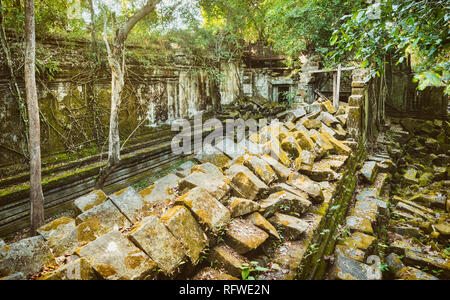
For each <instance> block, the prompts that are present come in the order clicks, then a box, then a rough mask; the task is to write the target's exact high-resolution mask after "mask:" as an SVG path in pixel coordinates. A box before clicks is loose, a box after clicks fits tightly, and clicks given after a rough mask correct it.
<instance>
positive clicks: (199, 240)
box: [161, 206, 209, 264]
mask: <svg viewBox="0 0 450 300" xmlns="http://www.w3.org/2000/svg"><path fill="white" fill-rule="evenodd" d="M161 221H162V222H163V223H164V224H165V225H166V226H167V228H168V229H169V230H170V232H171V233H172V234H173V235H174V237H175V238H176V239H178V240H179V241H180V242H181V243H182V244H183V245H184V247H185V249H186V251H187V252H186V254H187V255H188V256H189V258H190V260H191V262H192V263H193V264H197V262H198V260H199V259H200V255H201V253H202V251H203V250H204V249H205V248H206V247H207V246H208V244H209V241H208V238H207V236H206V234H205V233H204V232H203V231H202V229H201V228H200V226H199V225H198V223H197V222H196V221H195V219H194V217H193V216H192V214H191V213H190V212H189V210H188V209H187V208H186V207H184V206H175V207H173V208H171V209H170V210H168V211H167V212H166V213H165V215H164V216H162V217H161Z"/></svg>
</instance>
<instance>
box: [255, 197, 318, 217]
mask: <svg viewBox="0 0 450 300" xmlns="http://www.w3.org/2000/svg"><path fill="white" fill-rule="evenodd" d="M260 205H261V211H262V214H263V216H264V217H266V218H268V217H271V216H273V215H274V214H275V213H277V212H281V213H297V214H303V213H305V212H307V211H308V210H309V208H310V207H311V202H309V201H308V200H306V199H305V198H301V197H299V196H296V195H294V194H291V193H289V192H286V191H282V192H278V193H274V194H272V195H270V196H269V197H268V198H267V199H265V200H262V201H261V202H260Z"/></svg>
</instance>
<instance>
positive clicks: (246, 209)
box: [228, 197, 261, 218]
mask: <svg viewBox="0 0 450 300" xmlns="http://www.w3.org/2000/svg"><path fill="white" fill-rule="evenodd" d="M228 207H229V209H230V211H231V216H232V217H233V218H236V217H240V216H244V215H248V214H251V213H253V212H256V211H258V210H259V209H260V208H261V206H260V205H259V204H258V203H257V202H255V201H251V200H247V199H241V198H236V197H233V198H231V199H230V201H229V205H228Z"/></svg>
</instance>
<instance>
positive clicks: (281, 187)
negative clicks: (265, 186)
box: [269, 183, 309, 199]
mask: <svg viewBox="0 0 450 300" xmlns="http://www.w3.org/2000/svg"><path fill="white" fill-rule="evenodd" d="M284 191H286V192H289V193H291V194H294V195H296V196H298V197H300V198H304V199H308V198H309V195H308V194H307V193H306V192H304V191H302V190H299V189H297V188H295V187H293V186H291V185H289V184H286V183H278V184H275V185H272V186H271V187H270V189H269V193H270V194H274V193H278V192H284Z"/></svg>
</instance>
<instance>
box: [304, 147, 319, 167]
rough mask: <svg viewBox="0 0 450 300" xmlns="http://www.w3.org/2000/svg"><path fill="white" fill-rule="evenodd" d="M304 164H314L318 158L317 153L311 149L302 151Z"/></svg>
mask: <svg viewBox="0 0 450 300" xmlns="http://www.w3.org/2000/svg"><path fill="white" fill-rule="evenodd" d="M301 157H302V164H304V165H312V164H313V163H314V161H315V160H316V158H317V157H316V155H315V154H314V153H312V152H310V151H307V150H303V151H302V156H301Z"/></svg>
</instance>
